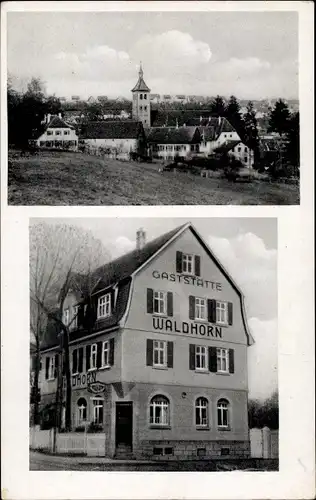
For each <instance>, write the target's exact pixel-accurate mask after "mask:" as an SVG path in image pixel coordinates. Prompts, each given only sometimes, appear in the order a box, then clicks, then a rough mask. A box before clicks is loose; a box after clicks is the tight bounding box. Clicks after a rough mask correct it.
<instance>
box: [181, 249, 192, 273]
mask: <svg viewBox="0 0 316 500" xmlns="http://www.w3.org/2000/svg"><path fill="white" fill-rule="evenodd" d="M182 272H183V273H187V274H193V255H189V254H186V253H183V254H182Z"/></svg>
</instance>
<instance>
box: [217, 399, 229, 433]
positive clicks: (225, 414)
mask: <svg viewBox="0 0 316 500" xmlns="http://www.w3.org/2000/svg"><path fill="white" fill-rule="evenodd" d="M217 425H218V427H222V428H226V429H227V428H228V427H229V403H228V401H227V400H226V399H220V400H219V401H218V403H217Z"/></svg>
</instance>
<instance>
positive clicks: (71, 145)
mask: <svg viewBox="0 0 316 500" xmlns="http://www.w3.org/2000/svg"><path fill="white" fill-rule="evenodd" d="M35 144H36V146H38V147H39V148H43V149H44V148H56V149H67V150H72V151H77V149H78V136H77V133H76V130H75V127H74V126H72V125H70V124H69V123H67V122H66V121H65V120H63V118H62V117H61V114H59V115H58V116H57V115H53V116H52V115H50V114H48V115H47V116H46V125H45V131H44V132H43V133H42V134H41V135H40V136H39V137H38V138H37V139H36V140H35Z"/></svg>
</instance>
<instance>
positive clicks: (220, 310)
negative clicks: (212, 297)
mask: <svg viewBox="0 0 316 500" xmlns="http://www.w3.org/2000/svg"><path fill="white" fill-rule="evenodd" d="M227 316H228V315H227V302H219V301H218V300H217V301H216V323H219V324H221V325H227V323H228V321H227Z"/></svg>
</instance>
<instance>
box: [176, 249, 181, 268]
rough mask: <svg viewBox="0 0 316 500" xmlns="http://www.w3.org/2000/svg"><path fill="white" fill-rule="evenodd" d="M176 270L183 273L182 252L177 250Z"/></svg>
mask: <svg viewBox="0 0 316 500" xmlns="http://www.w3.org/2000/svg"><path fill="white" fill-rule="evenodd" d="M176 271H177V273H182V252H177V256H176Z"/></svg>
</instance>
